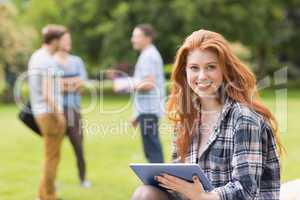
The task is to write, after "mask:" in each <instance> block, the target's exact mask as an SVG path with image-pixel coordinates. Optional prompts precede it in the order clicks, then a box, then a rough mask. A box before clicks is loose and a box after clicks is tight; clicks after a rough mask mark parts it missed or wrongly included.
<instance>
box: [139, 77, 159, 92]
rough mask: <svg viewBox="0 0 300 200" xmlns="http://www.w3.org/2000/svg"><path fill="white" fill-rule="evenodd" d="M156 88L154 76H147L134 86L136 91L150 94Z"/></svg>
mask: <svg viewBox="0 0 300 200" xmlns="http://www.w3.org/2000/svg"><path fill="white" fill-rule="evenodd" d="M154 88H155V77H154V75H147V76H145V77H144V79H142V80H141V81H139V82H137V83H136V84H135V85H134V90H136V91H143V92H148V91H151V90H153V89H154Z"/></svg>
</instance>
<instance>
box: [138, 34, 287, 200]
mask: <svg viewBox="0 0 300 200" xmlns="http://www.w3.org/2000/svg"><path fill="white" fill-rule="evenodd" d="M172 81H173V83H174V86H173V88H172V92H171V96H170V98H169V101H168V105H167V111H168V112H169V117H170V119H171V120H172V121H173V122H174V123H175V139H174V143H173V154H172V155H173V161H174V162H183V163H197V164H199V165H200V166H201V168H202V169H203V170H204V172H205V174H206V176H207V177H208V178H209V179H210V181H211V183H212V185H213V186H214V188H215V189H214V190H213V191H211V192H205V191H204V190H203V189H202V185H201V183H200V182H199V180H198V179H197V178H195V179H194V183H189V182H186V181H184V180H181V179H179V178H176V177H173V176H170V175H162V176H158V177H156V180H157V181H158V182H159V183H160V185H161V187H163V188H165V190H163V189H158V188H154V187H151V186H141V187H139V188H138V189H137V190H136V191H135V193H134V195H133V198H132V199H191V200H196V199H201V200H204V199H207V200H214V199H222V200H223V199H224V200H225V199H230V200H232V199H237V200H246V199H247V200H248V199H249V200H250V199H266V200H277V199H279V192H280V155H281V154H282V152H283V146H282V144H281V142H280V138H279V132H278V129H277V122H276V120H275V118H274V116H273V115H272V113H271V112H270V111H269V109H268V108H267V107H266V106H264V105H263V104H262V103H261V101H260V100H259V94H258V92H257V89H256V78H255V76H254V74H253V73H252V72H251V71H250V69H249V68H248V67H247V66H245V65H244V64H243V63H242V62H241V61H240V60H239V59H238V58H237V57H236V56H235V55H234V53H233V52H232V50H231V49H230V48H229V45H228V42H227V41H226V40H225V39H224V38H223V37H222V36H221V35H220V34H218V33H215V32H211V31H207V30H199V31H195V32H193V33H192V34H191V35H190V36H188V37H187V38H186V40H185V41H184V43H183V44H182V46H181V47H180V48H179V50H178V52H177V55H176V61H175V65H174V70H173V73H172Z"/></svg>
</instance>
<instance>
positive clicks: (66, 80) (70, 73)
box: [54, 32, 91, 188]
mask: <svg viewBox="0 0 300 200" xmlns="http://www.w3.org/2000/svg"><path fill="white" fill-rule="evenodd" d="M71 50H72V38H71V34H70V32H66V33H65V34H64V35H63V36H62V38H61V39H60V45H59V50H58V51H57V52H56V53H55V55H54V59H55V61H56V62H57V63H58V65H59V67H60V69H62V70H63V72H64V76H63V77H62V79H61V90H62V92H63V107H64V115H65V118H66V134H67V136H68V137H69V139H70V142H71V144H72V147H73V150H74V153H75V156H76V160H77V168H78V175H79V180H80V185H81V186H82V187H84V188H89V187H90V186H91V183H90V182H89V181H88V180H86V162H85V158H84V151H83V130H82V122H81V114H80V101H81V94H80V89H81V88H82V86H83V84H84V81H86V80H87V73H86V70H85V66H84V63H83V61H82V59H81V58H80V57H78V56H75V55H72V54H70V51H71Z"/></svg>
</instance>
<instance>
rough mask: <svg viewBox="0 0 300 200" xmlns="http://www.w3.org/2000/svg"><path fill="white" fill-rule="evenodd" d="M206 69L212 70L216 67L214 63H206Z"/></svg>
mask: <svg viewBox="0 0 300 200" xmlns="http://www.w3.org/2000/svg"><path fill="white" fill-rule="evenodd" d="M207 69H208V70H214V69H216V66H215V65H208V66H207Z"/></svg>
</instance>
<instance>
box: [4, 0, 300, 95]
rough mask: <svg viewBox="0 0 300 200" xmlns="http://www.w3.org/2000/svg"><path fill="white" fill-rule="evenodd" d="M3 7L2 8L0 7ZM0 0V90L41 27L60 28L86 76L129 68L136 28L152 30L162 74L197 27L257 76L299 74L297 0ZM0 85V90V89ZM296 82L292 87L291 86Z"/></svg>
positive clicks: (299, 7) (22, 61)
mask: <svg viewBox="0 0 300 200" xmlns="http://www.w3.org/2000/svg"><path fill="white" fill-rule="evenodd" d="M1 2H2V3H1ZM1 2H0V65H1V68H0V69H1V71H2V72H1V73H2V77H3V80H5V81H1V80H0V82H2V83H1V84H0V87H2V91H3V90H6V91H7V89H8V91H9V88H11V87H12V86H13V84H14V79H15V77H16V76H17V74H19V73H20V72H23V71H24V70H26V66H27V61H28V59H29V56H30V54H31V53H32V52H33V51H34V49H35V48H38V47H39V46H40V43H41V38H40V34H39V33H40V30H41V28H42V27H43V26H45V25H46V24H48V23H59V24H64V25H66V26H67V27H68V28H69V29H70V31H71V33H72V37H73V43H74V45H73V46H74V49H73V53H74V54H78V55H79V56H81V57H82V58H83V59H84V61H85V63H86V66H87V69H88V72H89V75H90V77H97V75H98V73H99V71H100V70H102V69H105V68H108V67H111V66H119V65H123V66H129V67H133V66H134V63H135V59H136V57H137V52H134V51H133V50H132V48H131V44H130V37H131V32H132V30H133V28H134V27H135V26H136V25H137V24H139V23H151V24H153V26H154V27H155V28H156V30H157V38H156V40H155V44H156V45H157V47H158V48H159V50H160V52H161V54H162V56H163V59H164V62H165V64H166V67H165V72H166V76H167V77H169V76H170V73H171V70H172V65H171V64H172V62H173V60H174V56H175V54H176V50H177V48H178V47H179V46H180V44H181V43H182V42H183V40H184V38H185V37H186V36H187V35H189V34H190V33H191V32H193V31H195V30H198V29H200V28H204V29H209V30H213V31H217V32H219V33H221V34H223V35H224V36H225V37H226V38H227V39H228V40H229V41H230V42H231V44H232V45H231V46H232V48H233V49H234V51H235V52H236V53H237V54H238V56H239V57H240V58H241V59H242V60H244V61H245V62H247V63H249V65H250V67H251V68H252V69H253V70H254V71H255V73H256V74H257V76H258V79H259V78H260V77H261V78H262V77H264V76H266V75H272V73H273V72H274V71H276V70H278V69H279V68H282V67H284V66H288V75H289V81H293V80H296V82H297V77H298V76H299V75H300V72H299V71H300V56H299V52H300V1H298V0H285V1H282V0H263V1H261V0H251V1H237V0H201V1H200V0H196V1H195V0H151V1H141V0H125V1H123V0H122V1H121V0H89V1H82V0H64V1H61V0H43V1H40V0H10V1H8V0H6V1H1ZM1 85H2V86H1ZM296 85H298V84H296ZM5 96H6V95H5Z"/></svg>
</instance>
